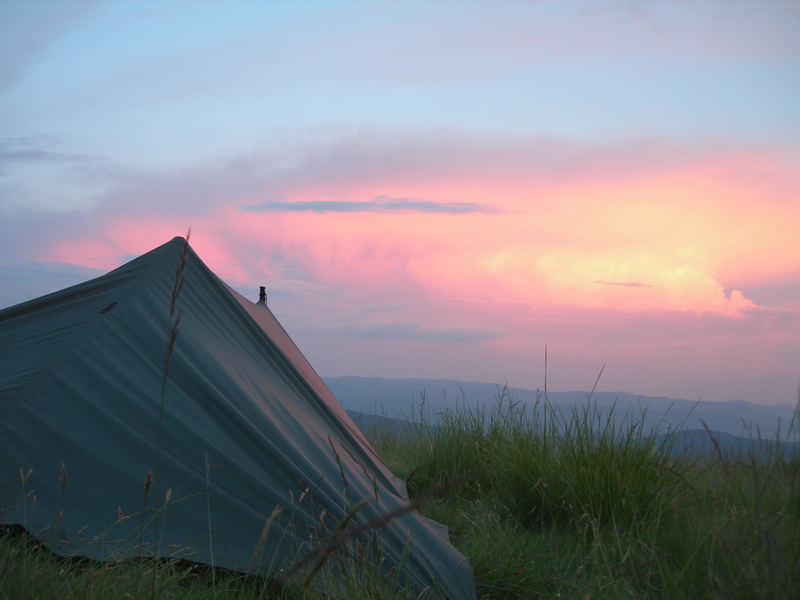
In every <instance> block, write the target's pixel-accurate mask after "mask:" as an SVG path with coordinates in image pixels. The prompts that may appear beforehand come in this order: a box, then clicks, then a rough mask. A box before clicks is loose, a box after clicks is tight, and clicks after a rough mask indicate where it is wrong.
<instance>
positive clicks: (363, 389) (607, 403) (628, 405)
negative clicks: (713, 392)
mask: <svg viewBox="0 0 800 600" xmlns="http://www.w3.org/2000/svg"><path fill="white" fill-rule="evenodd" d="M324 381H325V383H326V385H327V386H328V387H329V388H330V390H331V391H332V392H333V395H334V396H335V397H336V398H337V399H338V400H339V402H340V403H341V404H342V406H343V407H344V408H345V409H347V410H352V411H358V412H360V413H364V414H368V415H380V416H382V417H389V418H394V419H400V420H403V419H409V418H411V419H413V418H414V412H415V411H418V410H419V408H420V405H421V404H422V403H423V400H424V409H425V410H426V411H427V412H428V413H429V415H430V417H431V419H432V420H435V419H436V415H437V413H440V412H441V411H443V410H447V409H450V410H452V409H457V408H464V407H465V406H468V407H470V408H471V409H475V408H479V409H482V410H488V409H491V408H492V407H493V406H495V405H496V403H497V398H498V394H499V392H500V390H501V389H502V387H501V386H499V385H497V384H492V383H481V382H471V381H456V380H448V379H386V378H380V377H352V376H345V377H326V378H324ZM509 392H510V394H511V397H512V398H513V400H514V401H515V402H517V403H519V405H520V406H521V407H523V406H524V407H525V408H526V410H528V411H531V410H534V408H535V407H536V406H537V402H538V403H539V405H541V402H542V399H543V397H544V394H543V392H542V391H541V390H530V389H524V388H513V387H512V388H509ZM588 398H589V393H588V392H585V391H584V392H579V391H570V392H552V391H548V392H547V399H548V401H549V402H550V404H551V405H552V406H555V407H558V408H559V409H560V410H562V411H570V410H573V409H575V408H580V407H583V406H585V405H586V403H587V400H588ZM591 400H592V403H593V405H594V406H596V408H597V409H598V411H599V412H600V413H601V414H602V415H607V414H608V413H609V412H610V411H611V410H612V409H613V411H614V415H615V417H616V418H621V419H631V420H635V421H636V422H638V421H641V420H642V419H644V423H645V426H646V427H647V428H648V429H652V428H658V430H659V431H663V432H667V431H676V430H684V431H692V430H696V431H703V432H704V433H705V431H704V429H705V426H704V423H705V425H706V426H707V427H708V428H709V429H710V430H712V431H716V432H720V433H725V434H729V435H731V436H735V437H737V438H744V439H750V438H752V439H757V438H759V437H760V438H762V439H775V438H776V437H777V436H780V438H781V439H782V440H786V439H790V440H795V441H797V440H798V439H800V424H795V426H794V427H795V429H794V431H793V432H792V435H793V436H794V437H791V436H790V435H789V431H788V428H789V425H790V423H792V417H793V414H794V407H792V406H776V405H760V404H752V403H749V402H742V401H735V402H702V401H701V402H693V401H690V400H684V399H676V398H664V397H650V396H643V395H640V394H631V393H628V392H605V391H603V392H595V393H594V394H593V395H592V398H591ZM698 443H699V442H698Z"/></svg>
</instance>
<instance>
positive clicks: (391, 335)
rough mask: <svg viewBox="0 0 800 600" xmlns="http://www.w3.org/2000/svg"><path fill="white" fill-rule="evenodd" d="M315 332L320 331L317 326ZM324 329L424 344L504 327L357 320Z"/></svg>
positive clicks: (471, 338)
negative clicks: (352, 322)
mask: <svg viewBox="0 0 800 600" xmlns="http://www.w3.org/2000/svg"><path fill="white" fill-rule="evenodd" d="M315 333H317V334H319V333H321V332H320V330H319V329H317V330H315ZM324 333H326V334H333V335H340V336H346V337H354V338H365V339H393V340H405V341H412V342H422V343H427V344H462V343H464V342H476V341H481V340H490V339H497V338H501V337H503V335H504V331H503V330H502V329H500V328H487V327H429V326H426V325H420V324H419V323H414V322H393V323H385V322H384V323H357V324H348V325H346V326H341V327H333V328H330V329H325V330H324Z"/></svg>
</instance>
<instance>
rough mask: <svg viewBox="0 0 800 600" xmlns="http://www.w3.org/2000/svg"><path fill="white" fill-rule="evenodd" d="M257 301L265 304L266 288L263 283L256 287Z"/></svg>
mask: <svg viewBox="0 0 800 600" xmlns="http://www.w3.org/2000/svg"><path fill="white" fill-rule="evenodd" d="M258 303H259V304H263V305H264V306H266V305H267V288H266V287H264V286H263V285H262V286H259V288H258Z"/></svg>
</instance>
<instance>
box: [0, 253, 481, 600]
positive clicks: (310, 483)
mask: <svg viewBox="0 0 800 600" xmlns="http://www.w3.org/2000/svg"><path fill="white" fill-rule="evenodd" d="M182 261H185V262H184V263H183V264H184V267H183V269H182V271H181V272H182V276H183V278H184V283H183V285H182V288H181V289H180V293H179V295H178V299H177V305H176V311H175V314H177V313H178V312H180V314H181V319H180V323H179V325H178V337H177V339H176V342H175V344H174V348H173V351H172V354H171V357H170V360H169V364H170V367H169V371H168V377H167V379H166V388H165V389H166V393H165V396H164V402H163V422H162V423H163V424H162V426H161V428H159V422H160V411H161V407H162V402H161V389H162V388H161V386H162V376H163V371H164V362H165V361H164V357H165V349H166V348H167V345H168V344H167V338H168V331H169V329H170V302H171V298H172V295H173V289H174V283H175V280H176V271H177V270H178V269H179V265H181V264H182ZM0 409H2V419H0V522H4V523H6V524H13V523H16V524H20V525H23V526H24V527H25V528H26V529H27V530H28V531H29V532H30V533H32V534H33V535H35V536H37V537H38V538H39V540H41V541H42V542H43V543H45V544H46V545H47V546H49V547H50V548H51V549H52V550H53V551H55V552H57V553H61V554H78V555H82V556H87V557H90V558H95V559H107V558H109V557H111V556H113V557H117V558H123V557H126V556H136V555H138V553H139V551H140V547H139V539H140V533H141V531H142V529H141V528H142V522H143V521H142V516H143V515H144V517H145V529H144V534H143V539H144V545H143V546H142V548H143V551H144V552H145V554H152V552H153V548H154V546H153V542H154V540H155V539H158V555H159V556H166V555H178V556H182V557H185V558H189V559H191V560H194V561H197V562H202V563H211V558H212V551H213V561H214V564H215V565H217V566H222V567H227V568H231V569H236V570H241V571H245V572H246V571H258V570H259V569H260V568H263V566H264V565H265V564H269V565H270V566H271V567H274V568H276V569H284V571H285V570H286V569H287V568H289V566H290V565H291V564H292V563H293V561H296V560H297V559H298V558H299V557H300V556H302V555H303V553H304V552H307V550H308V549H310V548H311V547H313V545H314V544H315V543H318V542H320V541H322V540H323V539H324V537H325V536H324V533H323V532H321V531H320V530H321V521H322V522H323V523H325V524H326V526H327V528H328V530H329V531H330V530H332V529H333V528H334V527H335V526H336V523H337V522H340V521H342V520H343V519H345V518H346V516H347V515H348V513H349V512H351V511H352V509H353V508H354V507H356V506H357V505H358V504H359V503H361V502H362V501H366V504H364V505H363V506H362V507H361V508H359V509H358V510H357V511H355V513H354V515H353V517H352V521H351V522H350V523H349V527H350V528H354V527H358V526H359V525H364V524H366V523H369V522H370V521H374V520H379V519H381V517H382V516H383V515H386V514H388V513H392V512H395V511H396V512H399V513H402V514H398V516H396V517H395V518H393V519H392V520H391V521H390V522H388V523H386V524H384V525H383V526H381V527H380V528H378V529H375V530H373V531H374V533H373V532H372V531H370V532H369V533H368V534H365V535H362V540H363V541H364V542H365V543H366V540H367V538H369V539H373V540H374V539H375V538H377V541H378V547H377V549H376V548H373V549H372V551H374V552H376V553H378V554H380V556H381V557H382V560H380V561H379V562H381V563H382V564H385V565H388V566H389V567H391V566H394V567H395V568H396V570H398V568H399V567H400V566H402V569H401V570H402V576H403V577H404V578H406V580H407V584H408V585H410V586H411V587H412V588H414V589H417V590H420V591H422V590H424V589H426V588H427V589H430V590H433V594H432V597H436V596H437V594H438V593H439V592H441V594H442V595H443V596H445V597H448V598H458V599H461V598H473V597H475V589H474V583H473V580H472V571H471V568H470V566H469V563H468V561H466V559H465V558H464V557H463V556H462V555H461V554H460V553H459V552H458V551H457V550H456V549H455V548H454V547H453V546H452V545H451V544H450V542H449V539H448V535H447V530H446V528H445V527H444V526H442V525H440V524H437V523H435V522H433V521H431V520H429V519H426V518H424V517H422V516H421V515H420V514H419V513H418V512H416V511H413V510H411V511H408V512H403V511H402V509H403V507H406V506H407V505H408V498H407V494H406V491H405V486H404V483H403V482H402V481H400V480H399V479H397V478H396V477H395V476H394V475H393V474H392V473H391V472H390V471H389V469H388V468H387V467H386V466H385V465H384V464H383V463H382V462H381V460H380V459H379V458H378V456H377V455H376V454H375V452H374V451H373V449H372V448H371V447H370V445H369V443H368V442H367V440H366V439H365V438H364V436H363V435H362V434H361V432H359V430H358V429H357V428H356V427H355V425H354V424H353V423H352V421H351V420H350V419H349V417H348V416H347V415H346V413H345V412H344V410H343V409H342V408H341V407H340V406H339V404H338V403H337V401H336V400H335V399H334V398H333V396H332V395H331V393H330V392H329V391H328V389H327V388H326V386H325V385H324V383H323V382H322V380H321V379H320V378H319V376H318V375H317V374H316V373H315V372H314V370H313V369H312V367H311V366H310V364H309V363H308V361H307V360H306V359H305V358H304V357H303V355H302V354H301V353H300V351H299V350H298V348H297V347H296V346H295V344H294V343H293V342H292V341H291V339H290V338H289V336H288V335H287V334H286V332H285V331H284V329H283V328H282V327H281V325H280V324H279V323H278V321H277V320H276V319H275V317H274V316H273V314H272V312H271V311H270V310H269V309H268V308H267V307H266V305H265V304H263V303H258V304H256V303H253V302H250V301H249V300H247V299H245V298H243V297H242V296H240V295H239V294H237V293H236V292H235V291H233V290H232V289H231V288H229V287H228V286H227V285H226V284H225V283H223V282H222V281H221V280H220V279H219V278H218V277H216V276H215V275H214V274H213V273H212V272H211V271H210V270H209V269H208V268H207V267H206V266H205V265H204V264H203V262H202V261H201V260H200V259H199V258H198V257H197V255H196V254H195V253H194V251H193V250H192V249H191V248H190V247H189V246H188V244H187V243H186V242H185V241H184V240H183V238H175V239H173V240H171V241H170V242H168V243H166V244H164V245H163V246H160V247H158V248H156V249H155V250H152V251H151V252H149V253H147V254H145V255H143V256H141V257H139V258H137V259H135V260H133V261H131V262H129V263H127V264H125V265H123V266H121V267H119V268H118V269H116V270H114V271H111V272H110V273H108V274H106V275H104V276H102V277H99V278H97V279H94V280H91V281H88V282H86V283H83V284H79V285H76V286H73V287H70V288H67V289H64V290H62V291H60V292H56V293H53V294H49V295H47V296H43V297H41V298H38V299H35V300H31V301H29V302H25V303H22V304H18V305H16V306H13V307H10V308H7V309H4V310H2V311H0ZM159 431H161V436H162V439H161V444H160V448H161V450H160V468H159V469H158V473H159V487H160V491H159V495H160V496H161V497H160V498H158V499H156V498H154V494H155V493H154V488H155V486H153V487H151V489H150V491H149V496H147V497H145V495H144V487H143V486H144V481H145V477H146V474H147V473H148V471H152V472H153V473H154V474H155V473H156V467H157V462H158V461H159V459H158V456H159V450H158V448H159V442H158V438H159ZM206 461H207V462H208V463H209V464H211V465H213V466H212V467H211V469H210V471H209V472H208V475H209V478H208V480H209V483H208V484H207V483H206V471H207V469H206ZM62 463H63V464H64V465H65V467H66V485H64V479H63V477H61V475H60V473H61V465H62ZM23 480H24V481H23ZM168 489H169V490H171V497H170V502H169V504H168V506H167V508H166V510H165V511H163V513H162V514H163V517H162V518H161V520H160V522H161V526H162V527H163V530H162V532H161V533H160V534H159V535H158V536H157V538H156V537H154V532H153V523H152V516H153V515H152V510H151V509H153V508H154V506H155V505H156V504H162V503H163V501H164V498H165V492H166V491H167V490H168ZM304 491H305V494H304ZM276 506H280V507H282V508H283V511H282V513H281V514H280V515H279V516H278V517H277V518H276V519H275V520H274V522H273V523H272V525H271V527H270V528H269V530H268V532H267V536H266V540H265V541H264V542H263V544H262V545H261V546H260V547H259V550H258V551H256V548H257V546H259V538H260V537H261V536H262V531H263V530H264V526H265V523H266V521H267V519H268V517H269V515H270V514H271V513H272V511H273V509H274V508H275V507H276ZM209 508H210V511H209V510H208V509H209ZM59 513H61V515H62V516H59ZM209 514H210V519H211V525H210V529H209ZM126 517H127V518H126ZM321 517H322V518H321ZM209 531H210V532H211V534H212V535H211V536H209ZM254 555H256V561H255V562H254V560H253V559H254ZM376 560H377V555H376ZM437 590H438V592H437Z"/></svg>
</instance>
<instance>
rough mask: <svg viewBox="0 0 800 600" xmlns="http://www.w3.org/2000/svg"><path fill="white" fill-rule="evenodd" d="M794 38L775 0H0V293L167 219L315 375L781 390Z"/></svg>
mask: <svg viewBox="0 0 800 600" xmlns="http://www.w3.org/2000/svg"><path fill="white" fill-rule="evenodd" d="M799 33H800V3H798V2H796V1H778V0H759V1H737V0H731V1H729V2H721V1H712V2H705V1H703V0H692V1H691V2H690V1H680V0H670V1H649V2H647V1H641V2H622V1H619V2H570V1H560V2H547V1H538V2H537V1H530V2H513V1H510V0H509V1H504V2H469V1H459V2H402V3H397V2H370V3H366V2H343V1H342V2H330V3H326V2H269V3H268V2H230V3H229V2H224V3H223V2H203V1H197V2H195V1H192V2H181V1H174V2H146V1H145V2H124V1H120V2H110V1H109V2H103V1H98V2H92V1H76V2H69V3H68V2H60V1H55V0H53V1H47V0H43V1H41V2H28V1H16V0H6V1H4V2H2V3H0V281H2V286H1V288H2V289H0V307H4V306H9V305H13V304H15V303H17V302H21V301H24V300H27V299H30V298H33V297H37V296H39V295H42V294H44V293H49V292H51V291H55V290H57V289H60V288H61V287H64V286H66V285H69V284H73V283H77V282H80V281H83V280H85V279H88V278H90V277H93V276H96V275H99V274H101V273H103V272H105V271H107V270H109V269H112V268H114V267H117V266H119V265H120V264H122V263H124V262H126V261H128V260H130V259H131V258H133V257H135V256H138V255H139V254H142V253H144V252H146V251H148V250H150V249H152V248H154V247H156V246H158V245H160V244H162V243H164V242H166V241H168V240H169V239H171V238H172V237H174V236H176V235H185V234H186V232H187V231H188V230H191V238H190V241H191V245H192V247H193V248H194V249H195V251H196V252H197V253H198V254H199V255H200V257H201V259H202V260H204V261H205V263H206V264H207V265H208V266H209V267H210V268H211V269H212V270H213V271H214V272H216V273H217V274H218V275H219V276H220V277H222V278H223V279H224V280H225V281H226V282H228V283H229V284H230V285H232V286H233V287H234V288H236V289H237V290H239V291H240V292H242V293H243V294H245V295H247V296H249V297H251V298H252V299H253V300H255V299H256V298H257V294H258V286H259V285H266V286H267V288H268V295H269V305H270V307H271V308H272V310H273V312H274V313H275V314H276V316H277V318H278V319H279V320H280V321H281V323H282V324H283V325H284V327H285V328H286V329H287V331H288V332H289V334H290V335H291V336H292V337H293V339H294V340H295V342H296V343H297V344H298V346H299V347H300V349H301V350H302V351H303V353H304V354H305V355H306V357H307V358H308V359H309V360H310V362H311V364H312V365H313V366H314V367H315V369H316V370H317V371H318V372H319V373H320V374H321V375H323V376H337V375H358V376H382V377H396V378H399V377H411V378H450V379H460V380H465V381H488V382H498V383H504V382H507V383H509V384H510V385H512V386H516V387H528V388H541V387H543V386H544V383H545V375H546V378H547V385H548V387H549V389H552V390H562V391H566V390H588V389H591V387H592V385H593V384H594V382H595V380H596V378H597V376H598V373H599V372H600V369H601V368H603V365H605V367H604V368H603V373H602V376H601V378H600V382H599V384H598V388H599V389H601V390H606V391H627V392H632V393H640V394H646V395H653V396H669V397H675V398H686V399H691V400H695V399H698V398H703V399H704V400H708V401H725V400H744V401H748V402H754V403H761V404H791V403H793V402H794V401H796V399H797V394H798V391H797V390H798V384H799V383H800V109H799V108H798V107H800V35H798V34H799ZM545 348H547V367H546V369H545V361H544V355H545Z"/></svg>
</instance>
